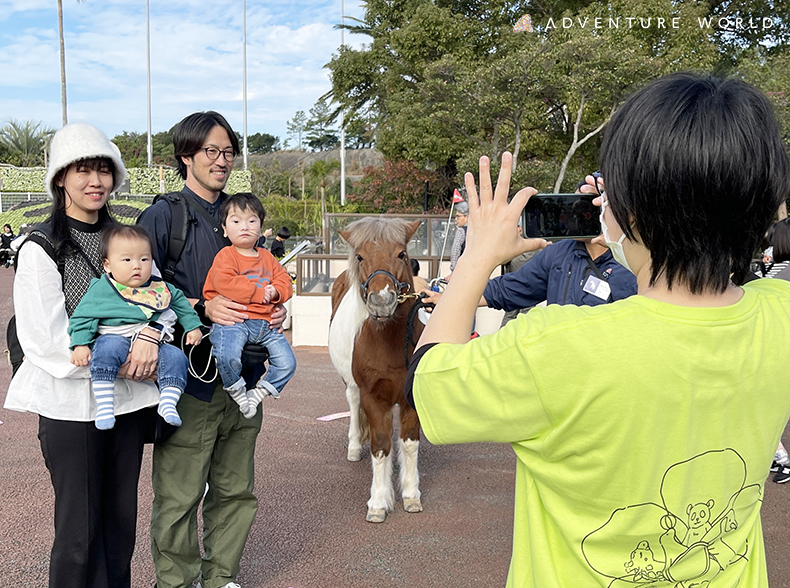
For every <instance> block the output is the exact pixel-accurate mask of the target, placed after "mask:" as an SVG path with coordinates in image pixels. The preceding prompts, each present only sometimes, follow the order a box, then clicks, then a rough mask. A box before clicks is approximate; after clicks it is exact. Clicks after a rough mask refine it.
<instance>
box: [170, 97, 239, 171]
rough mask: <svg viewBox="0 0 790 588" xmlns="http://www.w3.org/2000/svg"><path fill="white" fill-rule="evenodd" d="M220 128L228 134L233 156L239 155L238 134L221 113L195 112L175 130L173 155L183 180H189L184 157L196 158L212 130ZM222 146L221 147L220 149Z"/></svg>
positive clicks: (210, 111) (211, 111)
mask: <svg viewBox="0 0 790 588" xmlns="http://www.w3.org/2000/svg"><path fill="white" fill-rule="evenodd" d="M218 125H219V126H220V127H222V128H223V129H225V131H226V132H227V133H228V138H229V139H230V144H231V146H232V147H233V154H234V155H238V154H239V151H240V149H239V139H238V137H237V136H236V133H234V132H233V129H232V128H231V127H230V124H228V121H226V120H225V117H224V116H222V115H221V114H220V113H219V112H214V111H213V110H209V111H207V112H195V113H194V114H190V115H189V116H188V117H186V118H185V119H184V120H182V121H181V122H180V123H178V124H177V125H176V127H175V129H173V155H174V156H175V158H176V166H178V173H179V175H180V176H181V178H182V179H184V180H186V179H187V166H186V164H185V163H184V162H183V161H182V160H181V158H182V157H194V156H195V154H196V153H197V152H198V151H199V150H200V148H201V147H203V142H204V141H205V140H206V137H208V134H209V133H210V132H211V130H212V129H213V128H214V127H216V126H218ZM221 147H222V146H221V145H220V148H221Z"/></svg>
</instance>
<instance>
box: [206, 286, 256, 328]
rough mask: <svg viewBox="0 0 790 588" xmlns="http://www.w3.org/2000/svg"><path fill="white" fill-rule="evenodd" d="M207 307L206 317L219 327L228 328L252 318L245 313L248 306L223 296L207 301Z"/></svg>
mask: <svg viewBox="0 0 790 588" xmlns="http://www.w3.org/2000/svg"><path fill="white" fill-rule="evenodd" d="M205 307H206V316H207V317H208V318H209V319H210V320H211V322H212V323H217V324H218V325H224V326H226V327H229V326H230V325H235V324H236V323H240V322H243V321H245V320H247V319H248V318H250V317H249V315H247V314H245V313H244V311H245V310H247V307H246V306H244V305H243V304H239V303H238V302H233V300H231V299H229V298H225V297H224V296H222V295H221V294H220V295H217V296H215V297H214V298H212V299H211V300H206V302H205Z"/></svg>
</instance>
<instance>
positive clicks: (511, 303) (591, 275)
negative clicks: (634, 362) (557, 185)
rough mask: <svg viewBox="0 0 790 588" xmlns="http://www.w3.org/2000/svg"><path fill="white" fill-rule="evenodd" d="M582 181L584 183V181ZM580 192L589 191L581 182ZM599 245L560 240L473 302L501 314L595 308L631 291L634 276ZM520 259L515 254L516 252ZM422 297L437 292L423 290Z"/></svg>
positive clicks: (430, 299)
mask: <svg viewBox="0 0 790 588" xmlns="http://www.w3.org/2000/svg"><path fill="white" fill-rule="evenodd" d="M585 185H586V184H585ZM586 186H587V187H583V188H582V189H583V190H584V191H588V190H592V186H589V185H586ZM612 253H613V252H612V251H610V250H609V248H607V247H606V246H605V245H604V244H602V243H600V242H598V241H597V240H593V239H563V240H560V241H557V242H555V243H552V244H551V246H549V247H546V248H545V249H543V250H541V251H538V252H537V253H536V252H530V253H528V254H527V255H531V256H532V258H531V259H530V260H529V261H527V262H526V263H524V264H523V265H522V266H521V267H519V268H518V269H516V270H515V271H512V272H510V273H507V274H504V275H502V276H497V277H495V278H491V279H490V280H489V281H488V283H487V284H486V288H485V290H484V291H483V296H482V297H481V298H480V301H479V302H478V306H482V307H485V306H488V307H490V308H495V309H498V310H504V311H505V312H506V313H512V312H518V311H519V310H520V309H524V308H532V307H534V306H536V305H538V304H540V303H541V302H543V301H544V300H545V301H546V304H572V305H574V306H598V305H599V304H605V303H607V302H613V301H615V300H622V299H623V298H628V297H629V296H632V295H634V294H636V279H635V278H634V274H633V273H631V272H630V271H628V269H626V268H625V267H623V265H622V264H621V263H618V260H616V259H615V257H614V256H613V254H612ZM518 257H520V256H518ZM423 292H424V293H425V294H426V297H425V301H426V302H433V303H434V304H435V303H436V302H438V301H439V299H440V298H441V296H442V295H441V294H440V293H438V292H432V291H430V290H424V291H423Z"/></svg>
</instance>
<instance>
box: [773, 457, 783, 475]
mask: <svg viewBox="0 0 790 588" xmlns="http://www.w3.org/2000/svg"><path fill="white" fill-rule="evenodd" d="M781 467H782V464H780V463H779V462H778V461H776V460H774V461H773V463H772V464H771V472H773V473H776V472H778V471H779V468H781Z"/></svg>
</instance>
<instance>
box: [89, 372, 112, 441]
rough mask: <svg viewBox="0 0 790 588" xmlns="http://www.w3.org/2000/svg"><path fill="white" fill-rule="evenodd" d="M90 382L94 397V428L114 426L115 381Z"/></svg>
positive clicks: (104, 428) (102, 428) (110, 427)
mask: <svg viewBox="0 0 790 588" xmlns="http://www.w3.org/2000/svg"><path fill="white" fill-rule="evenodd" d="M91 384H93V396H94V397H95V398H96V428H97V429H101V430H103V431H104V430H106V429H112V428H113V427H114V426H115V382H114V381H112V380H94V381H93V382H91Z"/></svg>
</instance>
